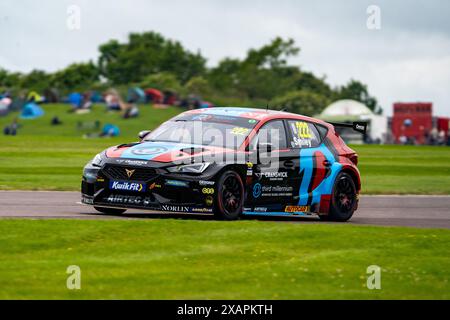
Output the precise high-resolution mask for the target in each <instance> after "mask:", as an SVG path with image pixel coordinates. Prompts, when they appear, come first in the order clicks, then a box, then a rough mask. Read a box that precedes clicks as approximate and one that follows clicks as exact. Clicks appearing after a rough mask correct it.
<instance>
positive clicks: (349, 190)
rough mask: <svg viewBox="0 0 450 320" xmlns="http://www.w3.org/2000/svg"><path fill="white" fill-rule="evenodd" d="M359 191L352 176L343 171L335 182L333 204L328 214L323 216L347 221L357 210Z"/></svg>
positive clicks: (325, 218)
mask: <svg viewBox="0 0 450 320" xmlns="http://www.w3.org/2000/svg"><path fill="white" fill-rule="evenodd" d="M357 201H358V199H357V191H356V186H355V182H354V181H353V179H352V177H351V176H350V175H349V174H348V173H345V172H341V173H340V174H339V175H338V176H337V177H336V180H335V182H334V187H333V194H332V197H331V206H330V212H329V214H328V216H321V219H323V220H331V221H341V222H343V221H347V220H349V219H350V218H351V217H352V216H353V213H354V212H355V210H356V206H357Z"/></svg>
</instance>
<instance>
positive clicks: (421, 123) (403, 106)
mask: <svg viewBox="0 0 450 320" xmlns="http://www.w3.org/2000/svg"><path fill="white" fill-rule="evenodd" d="M432 128H433V104H432V103H423V102H417V103H394V113H393V117H392V134H393V136H394V140H395V142H399V138H400V137H401V136H405V137H406V138H409V139H413V140H415V141H416V142H417V143H420V144H423V143H425V142H426V138H425V136H426V135H427V134H429V133H430V131H431V129H432Z"/></svg>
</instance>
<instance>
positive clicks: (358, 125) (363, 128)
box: [328, 122, 367, 134]
mask: <svg viewBox="0 0 450 320" xmlns="http://www.w3.org/2000/svg"><path fill="white" fill-rule="evenodd" d="M328 123H329V124H331V125H333V126H335V127H341V128H352V129H353V130H355V131H357V132H359V133H362V134H366V133H367V122H352V123H336V122H328Z"/></svg>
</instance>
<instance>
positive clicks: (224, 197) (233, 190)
mask: <svg viewBox="0 0 450 320" xmlns="http://www.w3.org/2000/svg"><path fill="white" fill-rule="evenodd" d="M216 190H217V191H216V205H215V208H214V209H215V210H214V215H215V216H216V218H218V219H221V220H236V219H238V218H239V215H240V214H241V213H242V208H243V206H244V184H243V183H242V179H241V177H240V176H239V174H237V173H236V172H235V171H226V172H224V173H223V174H222V175H221V176H220V178H219V179H218V181H217V188H216Z"/></svg>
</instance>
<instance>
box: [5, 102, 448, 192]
mask: <svg viewBox="0 0 450 320" xmlns="http://www.w3.org/2000/svg"><path fill="white" fill-rule="evenodd" d="M44 108H45V109H46V115H45V116H44V117H42V118H39V119H36V120H21V121H20V123H21V124H22V128H21V129H20V131H19V135H18V136H16V137H8V136H0V190H1V189H6V190H10V189H29V190H37V189H42V190H78V188H79V184H80V177H81V171H82V168H83V166H84V164H85V163H86V162H87V161H88V160H90V159H91V158H92V157H93V156H94V155H95V154H96V153H98V152H100V151H101V150H103V149H105V148H106V147H108V146H111V145H115V144H119V143H125V142H130V141H136V140H137V133H138V132H139V131H141V130H143V129H153V128H155V127H156V126H157V125H159V124H160V123H161V122H163V121H165V120H167V119H169V118H171V117H172V116H174V115H175V114H177V113H178V112H180V111H181V110H180V109H178V108H169V109H167V110H157V109H153V108H152V107H150V106H148V105H147V106H142V107H141V117H139V118H137V119H128V120H124V119H121V118H120V116H119V114H117V113H106V112H105V111H104V107H103V106H100V105H97V106H95V107H94V111H93V112H92V113H90V114H86V115H77V114H69V113H67V110H68V108H69V107H68V106H66V105H48V106H45V107H44ZM16 115H17V114H10V115H8V116H7V117H3V118H0V127H1V128H3V126H4V125H6V124H7V123H9V122H10V121H12V119H13V117H15V116H16ZM54 115H57V116H59V117H60V119H61V120H62V121H63V123H64V124H63V125H62V126H56V127H53V126H50V119H51V118H52V117H53V116H54ZM94 120H101V121H102V123H114V124H117V125H119V127H120V128H121V132H122V134H121V136H120V137H118V138H108V139H99V138H97V139H82V138H81V136H82V135H83V133H84V132H82V131H78V130H77V128H76V124H77V122H78V121H94ZM353 148H354V149H355V150H356V151H357V152H358V154H359V159H360V162H359V168H360V171H361V176H362V185H363V193H364V194H446V195H448V194H450V148H447V147H425V146H422V147H416V146H368V145H363V146H353Z"/></svg>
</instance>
